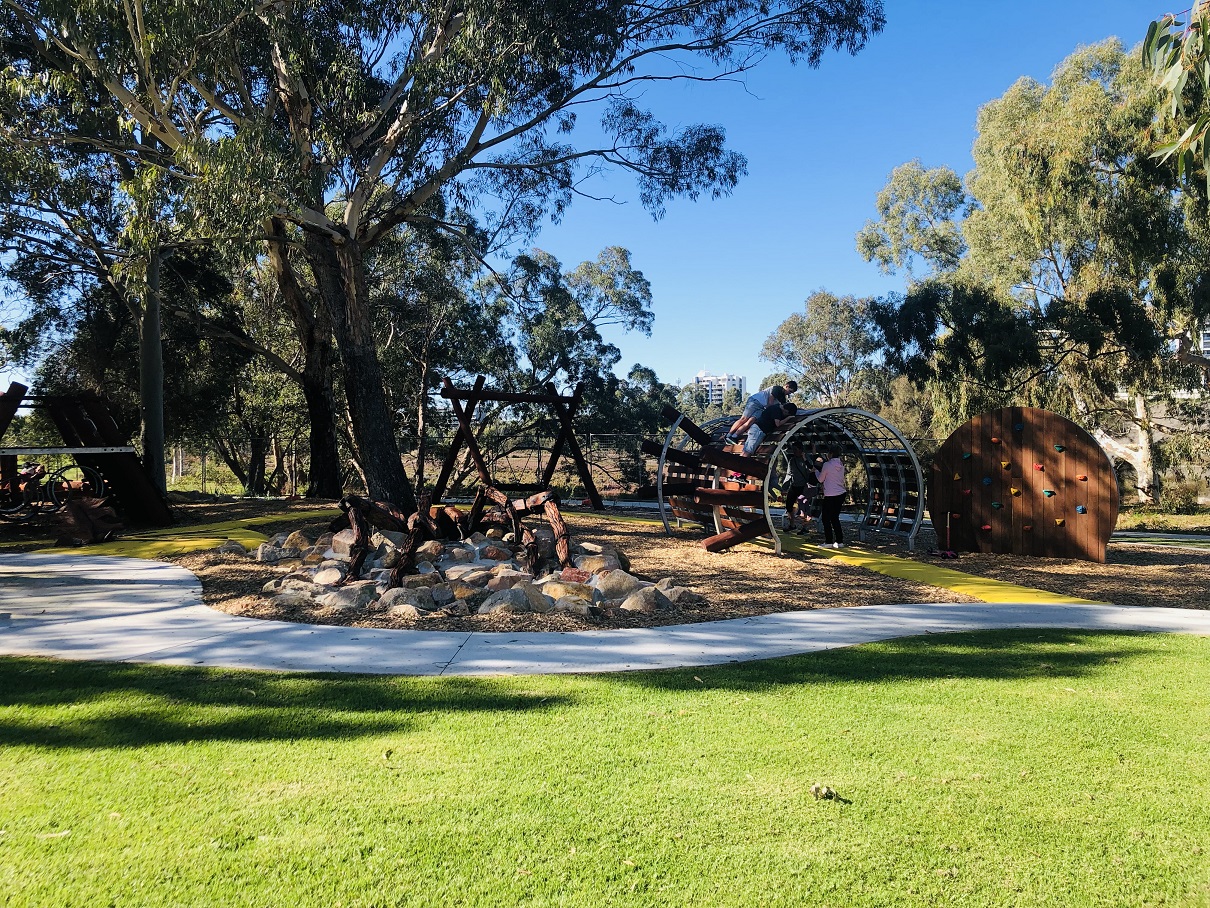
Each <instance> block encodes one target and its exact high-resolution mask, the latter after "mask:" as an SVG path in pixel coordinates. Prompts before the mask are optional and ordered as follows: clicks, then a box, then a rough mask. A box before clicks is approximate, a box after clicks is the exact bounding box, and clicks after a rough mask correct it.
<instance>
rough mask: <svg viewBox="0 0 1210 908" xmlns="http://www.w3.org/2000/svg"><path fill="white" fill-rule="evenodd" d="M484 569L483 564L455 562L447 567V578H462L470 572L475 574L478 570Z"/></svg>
mask: <svg viewBox="0 0 1210 908" xmlns="http://www.w3.org/2000/svg"><path fill="white" fill-rule="evenodd" d="M482 570H483V565H481V564H474V563H470V564H454V565H450V566H449V567H447V568H446V569H445V579H446V580H460V579H461V578H463V577H466V576H467V575H468V574H473V573H475V572H476V571H482Z"/></svg>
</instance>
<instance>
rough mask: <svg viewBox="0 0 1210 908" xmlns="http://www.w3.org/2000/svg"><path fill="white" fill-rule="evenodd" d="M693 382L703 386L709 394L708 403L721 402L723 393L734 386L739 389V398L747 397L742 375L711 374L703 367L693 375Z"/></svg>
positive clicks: (700, 386)
mask: <svg viewBox="0 0 1210 908" xmlns="http://www.w3.org/2000/svg"><path fill="white" fill-rule="evenodd" d="M693 383H694V385H696V386H697V387H699V388H703V389H705V390H706V392H707V393H708V394H709V395H710V403H712V404H721V403H722V402H723V395H724V394H726V393H727V392H728V391H729V390H730V389H732V388H735V389H736V390H738V391H739V399H740V400H741V401H742V400H744V398H746V397H747V392H746V391H745V390H744V389H745V386H746V382H745V381H744V377H743V376H742V375H728V374H727V373H725V372H724V373H723V374H722V375H711V374H710V373H708V372H706V371H705V370H704V369H703V370H702V371H701V372H699V373H698V374H697V375H695V376H693Z"/></svg>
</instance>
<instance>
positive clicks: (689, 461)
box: [639, 440, 702, 469]
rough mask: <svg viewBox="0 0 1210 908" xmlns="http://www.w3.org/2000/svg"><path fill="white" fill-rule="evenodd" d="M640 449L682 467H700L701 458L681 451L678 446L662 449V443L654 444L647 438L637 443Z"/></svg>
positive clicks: (651, 455)
mask: <svg viewBox="0 0 1210 908" xmlns="http://www.w3.org/2000/svg"><path fill="white" fill-rule="evenodd" d="M639 448H640V450H642V452H643V453H644V454H646V455H648V456H650V457H661V456H662V457H663V458H664V460H666V461H669V462H671V463H679V464H680V465H681V466H683V467H693V468H694V469H700V468H701V466H702V459H701V458H700V457H698V456H697V455H696V454H690V453H689V452H688V451H682V450H681V449H680V448H669V449H668V450H667V451H665V450H664V446H663V445H659V444H656V443H655V442H654V441H651V440H647V441H644V442H643V443H642V444H641V445H639Z"/></svg>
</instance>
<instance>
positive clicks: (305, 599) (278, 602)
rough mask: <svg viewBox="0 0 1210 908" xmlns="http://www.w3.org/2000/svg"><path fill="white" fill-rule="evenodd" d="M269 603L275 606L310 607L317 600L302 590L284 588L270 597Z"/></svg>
mask: <svg viewBox="0 0 1210 908" xmlns="http://www.w3.org/2000/svg"><path fill="white" fill-rule="evenodd" d="M269 604H270V605H271V606H273V607H274V608H310V607H311V606H313V605H315V600H314V599H312V598H311V597H310V596H308V595H307V594H306V593H305V592H303V591H302V590H283V591H282V592H280V593H278V594H277V595H276V596H274V597H273V598H272V599H270V600H269Z"/></svg>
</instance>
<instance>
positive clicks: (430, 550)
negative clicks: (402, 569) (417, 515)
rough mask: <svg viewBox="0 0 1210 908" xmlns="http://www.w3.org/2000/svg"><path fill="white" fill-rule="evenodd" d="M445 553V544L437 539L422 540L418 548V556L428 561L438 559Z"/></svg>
mask: <svg viewBox="0 0 1210 908" xmlns="http://www.w3.org/2000/svg"><path fill="white" fill-rule="evenodd" d="M444 554H445V546H444V545H443V544H442V543H440V542H438V541H437V540H436V539H430V540H428V541H427V542H422V543H421V544H420V545H419V547H417V549H416V556H417V557H418V558H424V559H425V560H427V561H436V560H437V559H438V558H440V557H441V556H442V555H444Z"/></svg>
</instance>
